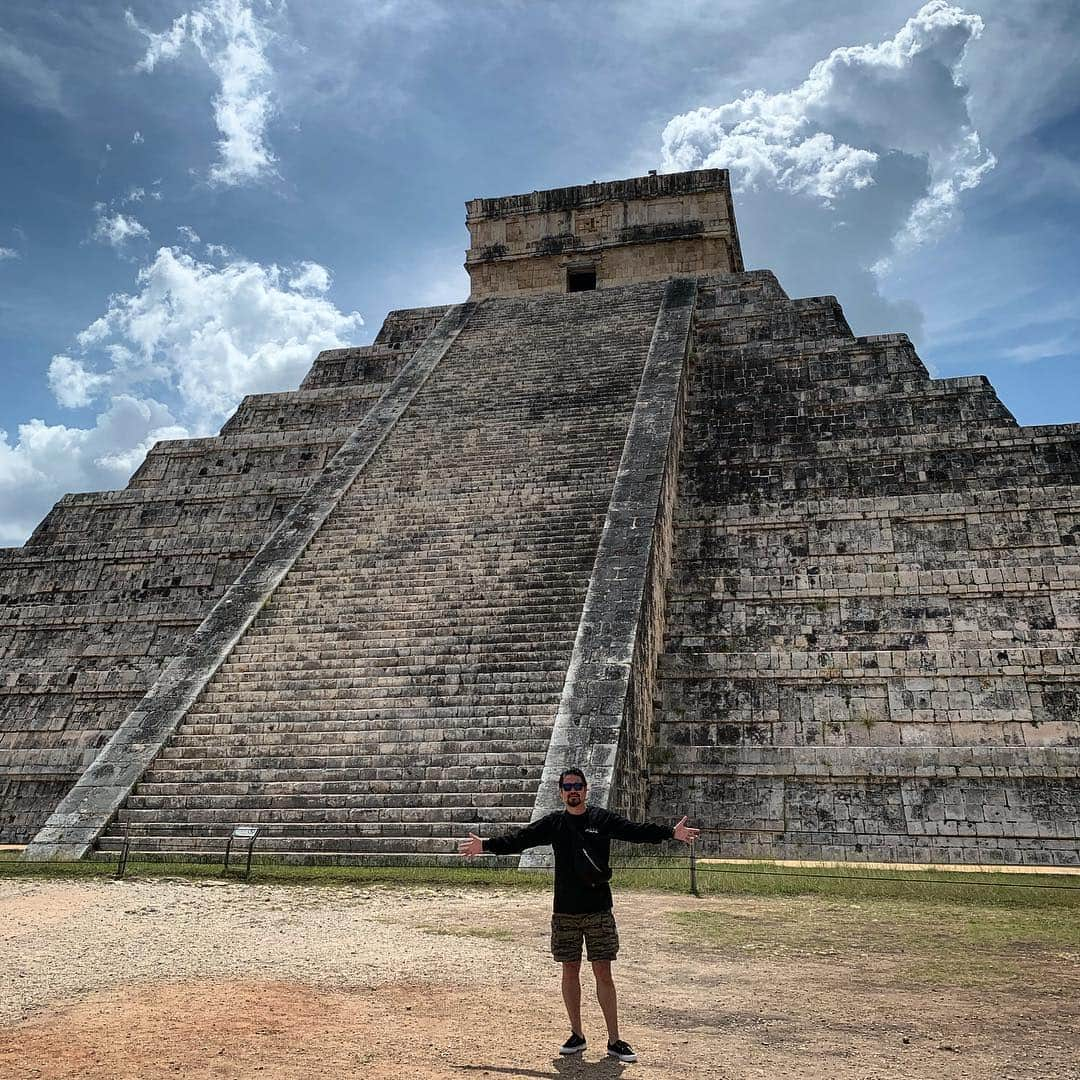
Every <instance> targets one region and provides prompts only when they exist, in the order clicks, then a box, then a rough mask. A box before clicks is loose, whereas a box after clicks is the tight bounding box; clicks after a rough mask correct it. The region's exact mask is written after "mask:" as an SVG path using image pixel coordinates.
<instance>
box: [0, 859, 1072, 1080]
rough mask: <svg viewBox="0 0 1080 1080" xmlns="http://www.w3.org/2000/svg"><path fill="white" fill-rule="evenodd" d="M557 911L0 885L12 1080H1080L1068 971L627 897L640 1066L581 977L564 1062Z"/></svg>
mask: <svg viewBox="0 0 1080 1080" xmlns="http://www.w3.org/2000/svg"><path fill="white" fill-rule="evenodd" d="M549 910H550V899H549V897H548V896H546V895H544V894H541V893H532V892H516V891H499V892H494V891H486V890H478V889H477V890H469V889H457V888H445V889H442V888H440V889H436V888H411V889H408V890H406V889H404V888H402V887H367V888H364V887H315V886H302V887H301V886H288V887H274V886H266V885H250V886H244V885H241V884H215V883H211V882H201V883H195V882H179V881H164V880H157V881H124V882H104V881H95V882H91V881H81V882H59V881H35V880H27V879H21V880H20V879H8V880H4V881H0V1077H3V1078H4V1080H29V1078H31V1077H33V1078H46V1080H75V1078H79V1080H123V1078H128V1077H132V1078H136V1077H137V1078H139V1080H144V1078H145V1080H157V1078H163V1077H170V1078H173V1077H185V1078H188V1077H191V1078H204V1077H205V1078H226V1077H228V1078H242V1080H248V1078H266V1080H301V1078H318V1080H338V1078H346V1077H364V1078H369V1080H382V1078H388V1080H389V1078H393V1080H399V1078H406V1080H412V1078H416V1080H435V1078H439V1080H443V1078H449V1077H459V1078H460V1077H470V1076H475V1077H492V1078H497V1077H587V1078H593V1080H603V1078H608V1077H617V1076H621V1075H623V1073H626V1072H629V1073H636V1074H639V1075H640V1076H642V1077H646V1076H653V1077H662V1078H669V1077H670V1078H687V1080H699V1078H700V1080H704V1078H706V1077H707V1078H710V1080H714V1078H716V1080H728V1078H730V1080H735V1078H739V1080H742V1078H751V1080H753V1078H762V1080H765V1078H768V1080H789V1078H790V1080H886V1078H888V1080H897V1078H899V1080H975V1078H979V1080H981V1078H991V1077H992V1078H994V1080H1008V1078H1013V1080H1080V956H1078V955H1077V954H1076V953H1075V952H1072V951H1069V950H1068V949H1066V950H1060V949H1059V950H1055V948H1054V947H1053V946H1052V944H1051V945H1048V944H1047V942H1046V941H1045V940H1039V941H1032V942H1028V943H1025V942H1024V941H1022V940H1021V941H1017V940H1012V939H1007V936H1006V939H1003V940H1002V942H998V943H997V944H995V945H994V946H993V948H992V949H989V950H977V951H978V953H979V955H976V954H975V952H973V951H971V949H970V948H957V947H956V946H955V945H954V944H949V943H948V942H946V944H945V945H942V944H941V942H938V943H937V945H934V943H933V942H930V944H929V945H928V946H927V948H926V949H925V950H924V949H922V947H921V946H919V947H917V948H915V947H913V945H912V940H913V939H912V938H911V937H910V936H905V935H904V933H903V932H902V929H903V924H902V922H898V921H897V919H898V918H899V916H897V913H896V911H895V910H891V909H890V911H888V912H885V911H884V909H880V910H879V909H878V908H875V906H874V904H873V903H869V902H867V903H864V904H854V903H852V902H837V901H828V900H823V899H810V898H804V899H755V898H713V899H705V900H694V899H693V898H690V897H680V896H675V895H667V894H644V893H635V894H627V893H623V894H621V895H619V896H618V897H617V899H616V914H617V916H618V919H619V926H620V934H621V938H622V954H621V956H620V959H619V962H618V963H617V964H616V978H617V981H618V985H619V991H620V1007H621V1014H622V1019H623V1025H622V1026H623V1035H624V1037H625V1038H627V1039H628V1040H629V1041H630V1042H631V1043H632V1044H633V1045H634V1047H635V1049H636V1050H637V1051H638V1054H639V1055H640V1061H639V1062H638V1063H637V1064H636V1065H630V1066H623V1065H620V1064H618V1063H616V1062H614V1061H612V1060H610V1059H608V1058H606V1057H605V1056H604V1053H605V1045H604V1043H605V1040H604V1029H603V1024H602V1021H601V1018H600V1013H599V1009H598V1007H597V1005H596V1002H595V998H594V997H593V995H592V992H591V985H590V983H589V981H588V975H586V976H585V978H586V986H585V995H584V1000H585V1010H584V1013H585V1017H584V1019H585V1029H586V1035H587V1037H588V1038H589V1040H590V1042H589V1048H588V1050H587V1051H586V1053H585V1054H584V1055H583V1056H581V1057H576V1058H570V1059H562V1058H559V1056H558V1054H557V1053H556V1050H557V1047H558V1045H559V1044H560V1043H561V1042H562V1040H563V1039H564V1038H565V1037H566V1034H567V1023H566V1019H565V1014H564V1013H563V1011H562V1004H561V1000H560V998H559V990H558V979H557V974H558V969H557V967H556V965H555V964H553V963H552V962H551V960H550V957H549V956H548V954H547V924H548V918H549ZM901 914H902V913H901ZM834 927H835V928H836V930H835V933H834V932H833V930H832V929H831V928H834ZM958 940H959V939H958ZM943 950H944V951H943ZM950 950H951V951H950ZM991 954H992V955H991Z"/></svg>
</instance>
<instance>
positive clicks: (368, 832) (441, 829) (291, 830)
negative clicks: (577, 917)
mask: <svg viewBox="0 0 1080 1080" xmlns="http://www.w3.org/2000/svg"><path fill="white" fill-rule="evenodd" d="M531 811H532V807H531V806H528V807H520V806H519V807H503V806H487V807H485V806H466V807H454V808H449V807H432V808H430V809H422V808H421V809H409V810H406V809H398V810H394V809H384V810H372V809H361V808H355V809H351V810H332V809H327V808H316V807H312V808H311V809H308V810H304V809H299V808H279V809H274V810H248V811H246V812H245V813H244V818H243V821H244V824H247V825H258V826H259V828H260V835H262V836H265V837H275V836H288V837H293V838H305V837H314V836H320V837H326V836H342V837H346V836H348V837H362V836H378V835H380V834H381V833H383V832H389V833H392V834H395V835H398V836H457V837H462V836H463V835H464V833H465V832H467V831H468V830H469V829H470V828H471V827H472V826H474V825H475V824H477V823H484V824H487V825H489V826H492V825H495V826H499V827H501V828H516V827H519V826H521V825H525V824H527V823H528V820H529V814H530V813H531ZM236 824H237V815H236V813H235V812H230V811H228V810H197V809H187V810H185V811H184V812H183V815H182V816H179V815H177V814H176V812H175V811H172V812H171V814H170V815H168V816H162V814H161V812H159V811H152V810H141V811H134V810H121V811H120V814H119V816H118V819H117V822H116V824H115V825H114V826H112V827H110V829H109V832H108V834H107V835H110V836H122V835H124V833H125V832H127V833H129V834H130V835H132V836H136V835H137V836H159V837H170V836H191V835H201V836H228V835H229V833H230V832H231V831H232V829H233V827H234V826H235V825H236Z"/></svg>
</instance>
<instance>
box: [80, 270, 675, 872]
mask: <svg viewBox="0 0 1080 1080" xmlns="http://www.w3.org/2000/svg"><path fill="white" fill-rule="evenodd" d="M663 288H664V287H663V285H662V284H648V285H643V286H630V287H624V288H620V289H611V290H604V291H602V292H586V293H580V294H574V295H570V296H560V297H545V298H542V299H540V298H535V299H516V300H515V299H505V300H488V301H485V302H484V303H482V304H481V305H480V306H479V307H478V309H477V310H476V311H475V312H474V313H473V315H472V316H471V317H470V319H469V321H468V323H467V324H466V325H465V328H464V330H463V331H462V332H461V334H460V337H459V338H458V339H457V341H456V342H455V343H454V344H453V345H452V346H451V347H450V350H449V351H448V352H447V354H446V355H445V356H444V357H443V359H442V360H441V362H440V363H439V365H438V366H437V367H436V368H435V369H434V372H433V374H432V375H431V376H430V377H429V379H428V381H427V382H426V383H425V384H424V386H423V387H422V388H421V389H420V391H419V392H418V394H417V396H416V397H415V399H414V400H413V402H412V404H411V405H410V406H409V408H408V409H407V410H406V412H405V413H404V415H403V416H402V417H401V419H400V420H399V421H398V423H397V424H396V425H395V427H394V428H393V429H392V430H391V431H390V433H389V435H388V436H387V439H386V441H385V443H383V445H382V447H381V448H380V449H379V450H378V451H377V452H376V455H375V456H374V457H373V458H372V459H371V461H370V462H369V463H368V465H367V466H366V467H365V469H364V471H363V472H362V473H361V474H360V476H359V478H358V479H357V480H356V481H355V483H354V484H353V486H352V487H351V488H350V489H349V491H348V492H347V494H346V495H345V496H344V497H343V499H342V500H341V502H339V503H338V505H337V506H336V508H335V509H334V510H333V512H332V513H331V515H330V517H329V518H328V519H327V521H326V522H325V523H324V525H323V526H322V528H321V530H320V531H319V532H318V533H317V534H316V536H315V538H314V540H313V541H312V542H311V543H310V545H309V546H308V548H307V550H306V551H305V552H304V553H303V554H302V555H301V556H300V557H299V559H298V561H297V562H296V563H295V564H294V565H293V567H292V569H291V570H290V571H289V573H288V575H287V576H286V578H285V579H284V581H283V582H282V583H281V585H280V586H279V587H278V588H277V590H276V592H275V593H274V594H273V596H272V599H271V600H270V601H269V603H268V604H267V605H266V606H265V607H264V608H263V610H262V611H261V613H260V614H259V615H258V616H257V618H256V620H255V622H254V623H253V624H252V625H251V627H250V628H249V629H248V631H247V632H246V633H245V635H244V636H243V638H242V639H241V640H240V642H239V644H238V645H236V646H235V648H234V649H233V650H232V652H231V654H230V655H229V656H228V658H227V659H226V661H225V662H224V664H223V665H222V666H221V667H220V668H219V669H218V671H217V673H216V675H215V676H214V677H213V678H212V679H211V681H210V683H209V684H208V685H207V687H206V689H205V690H204V691H203V693H202V695H201V697H200V698H199V700H198V701H197V702H196V704H195V705H194V706H193V707H192V708H191V709H190V710H189V712H188V713H187V715H186V717H185V719H184V721H183V722H182V724H181V726H180V728H179V729H178V730H177V732H176V734H174V735H173V736H172V738H171V739H170V741H169V742H168V743H167V745H166V746H165V748H164V749H163V751H162V752H161V753H160V754H159V756H158V757H157V758H156V760H155V761H154V763H153V765H152V766H151V767H150V769H149V770H148V772H147V773H145V774H144V776H143V778H142V780H141V781H140V782H139V784H138V785H137V786H136V788H135V790H134V791H133V793H132V794H131V795H130V797H129V798H128V800H127V803H126V805H125V806H124V808H123V809H122V810H121V811H120V814H119V817H118V819H117V821H116V822H115V824H114V826H113V827H112V828H111V829H110V831H109V832H108V833H107V834H106V835H105V836H104V837H103V839H102V841H101V846H102V847H103V848H106V849H108V848H110V847H114V846H115V845H116V844H117V843H119V842H120V839H121V836H122V835H123V831H124V830H125V829H128V830H130V834H131V835H132V836H133V837H134V838H135V843H136V846H137V847H138V848H139V849H140V850H154V851H162V852H177V851H185V852H193V853H196V854H202V853H207V852H220V851H221V849H222V847H223V845H224V842H225V838H226V837H227V835H228V833H229V831H230V830H231V828H232V827H233V825H234V824H236V823H237V822H249V823H256V824H259V825H260V826H261V828H262V830H263V831H262V838H261V839H260V841H259V846H260V850H261V851H263V852H276V853H279V854H281V855H282V856H284V857H298V858H315V859H317V858H334V857H340V856H342V855H363V854H374V855H381V856H405V855H445V856H448V857H449V856H450V855H451V853H453V852H454V851H455V844H454V838H455V837H460V836H462V835H464V833H465V832H466V831H468V830H469V829H485V830H490V829H492V828H498V827H501V826H506V825H515V824H523V823H524V822H526V821H527V820H528V819H529V815H530V812H531V810H532V807H533V803H534V798H535V794H536V788H537V784H538V782H539V778H540V773H541V769H542V766H543V764H544V757H545V753H546V750H547V747H548V742H549V737H550V733H551V727H552V724H553V721H554V716H555V709H556V705H557V703H558V700H559V695H560V692H561V690H562V687H563V681H564V678H565V674H566V666H567V662H568V659H569V656H570V652H571V648H572V646H573V642H574V636H575V633H576V631H577V627H578V622H579V619H580V615H581V609H582V604H583V602H584V597H585V591H586V587H587V584H588V580H589V574H590V571H591V569H592V566H593V561H594V558H595V556H596V551H597V544H598V541H599V535H600V529H601V526H602V524H603V521H604V517H605V513H606V512H607V509H608V502H609V499H610V497H611V491H612V486H613V483H614V478H615V472H616V469H617V466H618V462H619V458H620V454H621V452H622V447H623V442H624V439H625V436H626V430H627V426H628V423H629V417H630V413H631V411H632V409H633V407H634V402H635V399H636V394H637V389H638V384H639V382H640V379H641V374H642V370H643V365H644V361H645V357H646V354H647V350H648V347H649V342H650V339H651V335H652V332H653V327H654V323H655V322H656V318H657V313H658V310H659V306H660V299H661V295H662V293H663Z"/></svg>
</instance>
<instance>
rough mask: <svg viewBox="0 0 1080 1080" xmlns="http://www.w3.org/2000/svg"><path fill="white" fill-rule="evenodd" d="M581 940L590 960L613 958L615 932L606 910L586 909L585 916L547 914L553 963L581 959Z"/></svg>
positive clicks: (617, 944) (617, 935) (617, 943)
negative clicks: (549, 918)
mask: <svg viewBox="0 0 1080 1080" xmlns="http://www.w3.org/2000/svg"><path fill="white" fill-rule="evenodd" d="M582 939H584V941H585V947H586V949H588V957H589V960H590V962H591V961H595V960H614V959H615V957H616V956H617V955H618V952H619V931H618V929H617V928H616V926H615V916H614V915H612V914H611V912H610V911H590V912H588V913H587V914H585V915H561V914H559V912H555V914H554V915H552V916H551V955H552V956H553V957H555V961H556V963H559V964H571V963H575V962H577V961H578V960H580V959H581V942H582Z"/></svg>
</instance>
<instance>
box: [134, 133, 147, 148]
mask: <svg viewBox="0 0 1080 1080" xmlns="http://www.w3.org/2000/svg"><path fill="white" fill-rule="evenodd" d="M131 141H132V144H133V145H135V146H139V145H141V144H142V143H144V142H146V140H145V139H144V138H143V134H142V132H141V131H136V132H133V133H132V136H131Z"/></svg>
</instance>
